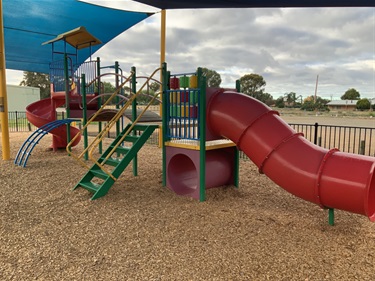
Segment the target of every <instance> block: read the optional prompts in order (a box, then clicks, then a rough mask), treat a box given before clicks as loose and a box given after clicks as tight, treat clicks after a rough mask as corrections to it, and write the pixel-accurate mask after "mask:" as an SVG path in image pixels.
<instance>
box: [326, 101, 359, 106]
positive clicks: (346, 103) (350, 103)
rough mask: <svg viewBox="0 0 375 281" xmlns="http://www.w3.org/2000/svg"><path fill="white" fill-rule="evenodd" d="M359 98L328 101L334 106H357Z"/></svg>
mask: <svg viewBox="0 0 375 281" xmlns="http://www.w3.org/2000/svg"><path fill="white" fill-rule="evenodd" d="M357 101H358V100H333V101H330V102H329V103H327V105H332V106H356V105H357Z"/></svg>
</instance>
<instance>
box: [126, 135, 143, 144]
mask: <svg viewBox="0 0 375 281" xmlns="http://www.w3.org/2000/svg"><path fill="white" fill-rule="evenodd" d="M137 140H139V136H132V135H127V136H126V137H125V139H124V141H128V142H136V141H137Z"/></svg>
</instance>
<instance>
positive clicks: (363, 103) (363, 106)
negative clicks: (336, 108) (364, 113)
mask: <svg viewBox="0 0 375 281" xmlns="http://www.w3.org/2000/svg"><path fill="white" fill-rule="evenodd" d="M370 108H371V103H370V101H369V100H368V99H366V98H364V99H360V100H358V101H357V109H359V110H369V109H370Z"/></svg>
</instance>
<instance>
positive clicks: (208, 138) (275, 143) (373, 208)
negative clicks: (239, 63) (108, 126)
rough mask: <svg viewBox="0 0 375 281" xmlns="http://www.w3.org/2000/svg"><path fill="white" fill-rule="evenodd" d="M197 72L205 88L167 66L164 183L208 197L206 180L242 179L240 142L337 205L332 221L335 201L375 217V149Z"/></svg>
mask: <svg viewBox="0 0 375 281" xmlns="http://www.w3.org/2000/svg"><path fill="white" fill-rule="evenodd" d="M194 75H196V77H197V78H196V77H195V76H192V77H191V78H190V79H192V78H193V79H192V80H193V81H195V80H196V79H197V80H198V85H199V86H198V89H194V86H192V85H189V86H188V85H187V84H186V80H187V79H186V75H184V74H182V75H170V74H168V75H167V74H166V77H169V78H170V79H169V81H170V82H169V88H168V87H167V85H165V82H164V86H165V87H166V88H168V90H164V91H163V100H164V101H167V102H164V103H163V115H164V116H166V117H165V118H164V120H165V121H164V122H163V135H164V140H165V143H164V148H163V149H164V153H165V156H164V162H163V171H164V175H163V183H165V184H166V185H167V186H168V187H169V188H170V189H172V190H173V191H175V192H176V193H178V194H183V195H189V196H192V197H194V198H199V199H200V200H204V199H205V195H204V194H205V188H210V187H214V186H219V185H223V184H228V183H232V184H235V185H238V176H237V175H238V157H236V153H235V152H234V153H232V154H231V153H230V152H229V149H230V147H232V146H233V145H234V144H235V145H236V147H237V148H238V149H239V150H241V151H243V152H244V153H245V154H246V155H247V156H248V157H249V158H250V159H251V160H252V161H253V162H254V163H255V164H256V165H257V167H258V168H259V172H260V173H264V174H265V175H267V176H268V177H269V178H270V179H271V180H272V181H274V182H275V183H276V184H278V185H279V186H280V187H282V188H284V189H285V190H286V191H288V192H290V193H291V194H293V195H295V196H297V197H300V198H302V199H304V200H306V201H309V202H312V203H315V204H317V205H319V206H321V207H322V208H327V209H329V222H330V224H333V210H334V209H335V208H336V209H341V210H345V211H348V212H352V213H357V214H361V215H365V216H367V217H368V218H369V219H370V220H371V221H375V159H374V158H373V157H369V156H363V155H356V154H351V153H343V152H340V151H338V150H337V149H330V150H327V149H325V148H321V147H319V146H316V145H314V144H312V143H310V142H308V141H307V140H306V139H305V138H304V137H303V134H301V133H297V132H295V131H294V130H293V129H292V128H291V127H290V126H289V125H288V124H287V123H286V122H285V121H283V120H282V119H281V118H280V117H279V114H278V112H276V111H274V110H272V109H270V108H269V107H268V106H266V105H265V104H263V103H261V102H259V101H258V100H256V99H253V98H252V97H249V96H247V95H244V94H241V93H239V92H238V91H236V90H225V89H219V88H207V89H206V88H205V83H204V78H203V79H202V78H200V75H199V70H198V73H197V74H194ZM176 76H180V79H179V81H178V82H177V80H176V78H177V77H176ZM181 78H182V79H181ZM164 80H167V79H164ZM193 84H194V83H193ZM237 85H239V83H237ZM188 87H190V88H189V89H187V88H188ZM238 88H239V86H237V90H238ZM196 95H197V96H196ZM196 101H197V102H196ZM168 102H169V103H168ZM223 138H224V140H223ZM225 140H230V141H232V142H233V144H231V143H230V142H227V143H225V144H223V143H222V141H223V142H225ZM217 142H219V143H217ZM211 144H212V145H213V149H216V148H217V149H218V150H217V152H214V154H213V155H212V154H211V153H212V151H215V150H210V147H211ZM195 150H198V151H199V156H198V153H194V151H195ZM219 151H221V152H220V153H219ZM220 154H222V155H223V156H222V157H221V156H219V155H220Z"/></svg>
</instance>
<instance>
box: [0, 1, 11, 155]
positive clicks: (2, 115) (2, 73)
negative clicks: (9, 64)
mask: <svg viewBox="0 0 375 281" xmlns="http://www.w3.org/2000/svg"><path fill="white" fill-rule="evenodd" d="M0 122H1V145H2V151H3V160H9V159H10V146H9V128H8V101H7V86H6V67H5V47H4V24H3V1H2V0H0Z"/></svg>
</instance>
